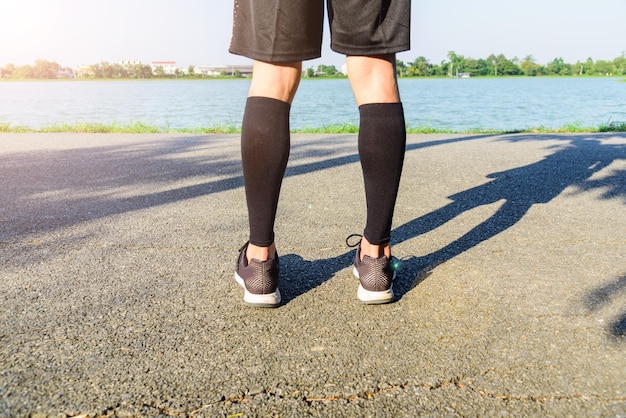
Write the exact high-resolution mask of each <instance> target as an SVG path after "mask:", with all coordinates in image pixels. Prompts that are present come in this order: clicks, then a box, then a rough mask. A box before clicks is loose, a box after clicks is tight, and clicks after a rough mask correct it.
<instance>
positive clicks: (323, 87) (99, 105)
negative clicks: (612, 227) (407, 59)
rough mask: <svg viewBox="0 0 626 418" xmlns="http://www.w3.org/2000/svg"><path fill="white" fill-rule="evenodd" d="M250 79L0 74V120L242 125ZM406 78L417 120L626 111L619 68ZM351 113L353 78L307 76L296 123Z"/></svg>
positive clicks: (468, 124)
mask: <svg viewBox="0 0 626 418" xmlns="http://www.w3.org/2000/svg"><path fill="white" fill-rule="evenodd" d="M249 82H250V81H249V80H247V79H239V80H216V79H211V80H138V81H131V80H123V81H54V82H46V81H41V82H40V81H32V82H31V81H23V82H0V124H6V123H10V124H11V125H12V126H20V125H24V126H29V127H32V128H39V127H42V126H49V125H53V124H59V123H68V124H74V123H77V122H90V123H111V122H118V123H121V124H127V123H131V122H143V123H146V124H148V125H155V126H159V127H163V128H166V127H170V128H195V127H212V126H215V125H234V126H239V125H240V123H241V117H242V114H243V108H244V105H245V100H246V95H247V90H248V86H249ZM399 83H400V90H401V95H402V101H403V103H404V108H405V113H406V121H407V124H408V125H409V126H411V127H419V126H429V127H432V128H437V129H452V130H469V129H475V128H482V129H499V130H513V129H521V128H528V127H539V126H545V127H549V128H558V127H562V126H565V125H569V124H573V123H578V124H581V125H584V126H598V125H600V124H606V123H608V122H610V121H617V122H625V121H626V83H623V82H620V81H619V80H618V79H615V78H529V77H520V78H502V79H492V78H481V79H479V78H477V79H471V78H470V79H401V80H400V81H399ZM343 123H351V124H357V123H358V111H357V109H356V105H355V102H354V98H353V95H352V91H351V90H350V85H349V82H348V80H345V79H332V80H324V79H317V80H306V79H305V80H303V81H302V82H301V84H300V89H299V91H298V94H297V95H296V99H295V101H294V103H293V106H292V111H291V126H292V128H303V127H322V126H325V125H334V124H343Z"/></svg>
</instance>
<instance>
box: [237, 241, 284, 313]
mask: <svg viewBox="0 0 626 418" xmlns="http://www.w3.org/2000/svg"><path fill="white" fill-rule="evenodd" d="M248 244H249V243H247V242H246V243H245V244H244V246H243V247H241V249H240V250H239V258H238V259H237V269H236V270H235V280H236V281H237V283H238V284H239V285H240V286H241V287H243V289H244V293H243V301H244V302H245V303H246V304H248V305H252V306H258V307H262V308H275V307H277V306H278V305H280V291H279V290H278V272H279V264H278V253H276V255H275V256H274V258H270V259H269V260H267V261H259V260H256V259H254V258H253V259H252V260H250V262H248V260H247V258H246V250H247V248H248Z"/></svg>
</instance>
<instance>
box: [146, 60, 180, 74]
mask: <svg viewBox="0 0 626 418" xmlns="http://www.w3.org/2000/svg"><path fill="white" fill-rule="evenodd" d="M150 67H151V68H152V74H156V70H157V68H159V67H161V68H163V73H165V74H167V75H174V74H176V61H152V64H150Z"/></svg>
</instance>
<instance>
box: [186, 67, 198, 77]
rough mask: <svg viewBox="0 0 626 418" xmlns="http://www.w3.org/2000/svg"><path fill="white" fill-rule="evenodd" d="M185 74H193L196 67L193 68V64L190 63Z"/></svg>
mask: <svg viewBox="0 0 626 418" xmlns="http://www.w3.org/2000/svg"><path fill="white" fill-rule="evenodd" d="M187 74H189V75H195V74H196V69H195V68H194V66H193V65H190V66H189V67H188V68H187Z"/></svg>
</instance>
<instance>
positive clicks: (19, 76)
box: [11, 64, 35, 80]
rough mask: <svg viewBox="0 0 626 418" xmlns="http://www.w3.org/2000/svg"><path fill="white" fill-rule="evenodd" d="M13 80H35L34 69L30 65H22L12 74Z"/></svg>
mask: <svg viewBox="0 0 626 418" xmlns="http://www.w3.org/2000/svg"><path fill="white" fill-rule="evenodd" d="M11 78H12V79H14V80H23V79H27V78H35V77H34V72H33V67H31V66H30V65H28V64H26V65H20V66H19V67H16V68H15V70H14V71H13V73H12V74H11Z"/></svg>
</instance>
